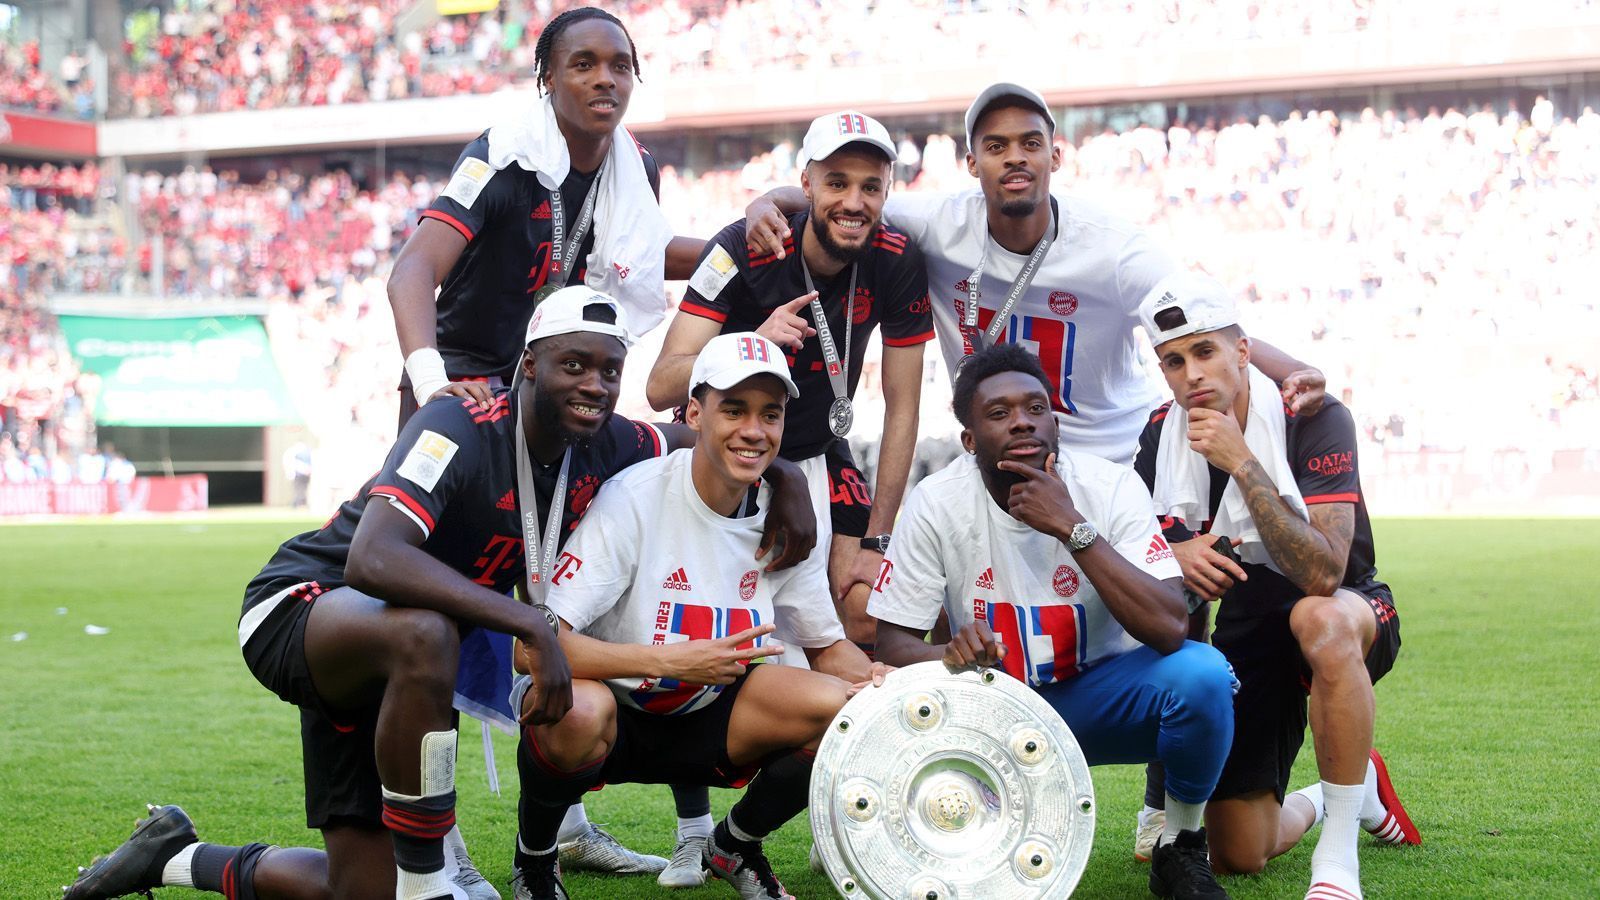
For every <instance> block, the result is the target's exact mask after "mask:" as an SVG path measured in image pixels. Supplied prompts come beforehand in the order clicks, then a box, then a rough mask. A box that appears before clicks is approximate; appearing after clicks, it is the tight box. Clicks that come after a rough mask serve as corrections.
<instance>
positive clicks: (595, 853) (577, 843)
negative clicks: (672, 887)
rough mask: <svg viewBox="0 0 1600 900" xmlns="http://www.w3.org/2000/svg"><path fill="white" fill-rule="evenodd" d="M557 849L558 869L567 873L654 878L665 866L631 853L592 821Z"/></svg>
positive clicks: (661, 860) (655, 859)
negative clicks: (587, 827) (559, 859)
mask: <svg viewBox="0 0 1600 900" xmlns="http://www.w3.org/2000/svg"><path fill="white" fill-rule="evenodd" d="M558 849H559V850H560V856H561V868H562V869H563V870H564V871H567V872H608V873H610V874H612V875H656V874H659V873H660V872H661V870H663V869H665V868H666V867H667V861H666V859H664V858H663V857H660V856H650V855H649V854H645V853H635V852H633V851H632V850H629V849H628V848H627V847H624V846H622V843H621V842H620V841H618V840H617V839H616V838H614V837H612V836H611V835H610V834H609V833H607V832H606V831H605V830H604V829H602V828H601V827H600V826H598V825H596V824H594V823H592V822H591V823H589V829H588V830H587V831H585V832H584V833H583V834H582V835H580V836H579V837H578V838H577V839H576V840H571V841H567V842H565V843H563V844H561V846H560V847H559V848H558Z"/></svg>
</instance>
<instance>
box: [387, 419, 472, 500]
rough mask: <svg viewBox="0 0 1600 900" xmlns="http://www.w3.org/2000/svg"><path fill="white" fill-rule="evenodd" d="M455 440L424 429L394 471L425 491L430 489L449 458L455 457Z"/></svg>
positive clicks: (441, 473)
mask: <svg viewBox="0 0 1600 900" xmlns="http://www.w3.org/2000/svg"><path fill="white" fill-rule="evenodd" d="M457 449H458V448H457V446H456V442H455V441H452V440H450V439H449V438H447V437H445V436H444V435H442V434H439V433H438V432H435V431H424V432H423V433H422V434H421V436H419V437H418V438H417V442H416V443H415V444H412V445H411V452H410V453H407V454H406V461H405V462H403V463H401V464H400V468H398V469H396V470H395V471H396V472H397V473H399V475H400V477H402V478H405V479H407V480H409V481H411V482H412V483H413V484H415V485H416V486H417V487H420V488H422V489H423V490H425V491H430V492H431V491H432V490H433V489H434V487H435V486H436V485H438V483H439V476H440V475H443V474H444V470H445V468H446V467H448V466H449V465H450V460H452V459H454V458H455V455H456V450H457Z"/></svg>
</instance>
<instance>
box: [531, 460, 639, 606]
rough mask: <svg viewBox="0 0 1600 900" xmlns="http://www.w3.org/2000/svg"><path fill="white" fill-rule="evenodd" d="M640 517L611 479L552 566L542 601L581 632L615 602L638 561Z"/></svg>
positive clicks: (629, 579) (627, 583) (635, 570)
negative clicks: (547, 588)
mask: <svg viewBox="0 0 1600 900" xmlns="http://www.w3.org/2000/svg"><path fill="white" fill-rule="evenodd" d="M642 537H643V535H641V534H640V528H639V518H638V515H637V511H636V510H634V509H633V507H632V506H631V505H630V504H629V503H628V499H627V497H626V496H624V491H623V490H622V489H621V488H620V487H619V486H618V484H617V483H616V482H615V481H610V482H606V483H605V484H602V485H601V486H600V492H599V493H598V494H597V495H596V496H595V499H594V503H593V504H591V505H590V506H589V511H588V512H587V513H586V514H584V517H583V521H581V522H579V523H578V528H577V530H576V531H574V532H573V533H572V537H571V539H569V540H568V541H567V545H566V548H565V549H564V550H563V551H562V553H561V557H560V559H559V560H557V562H556V564H555V566H553V567H552V569H551V576H550V587H549V590H548V591H547V592H546V594H545V604H546V605H547V606H549V607H550V608H551V609H552V610H554V611H555V614H556V615H558V616H560V617H561V618H562V619H565V620H566V622H567V624H568V625H571V626H572V630H573V631H578V632H581V631H583V630H584V629H585V628H588V627H589V626H590V625H592V624H594V621H595V620H596V619H598V618H600V617H601V616H603V615H605V614H606V613H607V612H608V611H610V609H611V607H613V606H616V605H617V601H618V600H620V599H622V597H623V595H624V594H626V593H627V592H628V589H629V588H631V587H632V586H633V578H634V575H635V573H636V572H637V570H638V567H639V555H638V549H639V541H640V539H641V538H642Z"/></svg>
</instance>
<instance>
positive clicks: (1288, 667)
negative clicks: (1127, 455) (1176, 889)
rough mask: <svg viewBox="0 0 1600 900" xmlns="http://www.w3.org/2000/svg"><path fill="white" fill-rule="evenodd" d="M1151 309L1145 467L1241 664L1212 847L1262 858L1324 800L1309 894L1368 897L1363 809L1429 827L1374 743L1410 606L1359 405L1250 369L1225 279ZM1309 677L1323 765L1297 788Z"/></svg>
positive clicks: (1384, 835)
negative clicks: (1393, 575)
mask: <svg viewBox="0 0 1600 900" xmlns="http://www.w3.org/2000/svg"><path fill="white" fill-rule="evenodd" d="M1139 315H1140V319H1141V322H1142V324H1143V325H1144V328H1145V330H1146V332H1147V333H1148V334H1149V335H1150V339H1151V341H1152V343H1154V344H1155V348H1156V354H1157V356H1158V357H1159V358H1160V365H1161V371H1162V373H1163V374H1164V375H1165V376H1166V381H1167V386H1168V387H1169V388H1171V390H1172V393H1173V396H1174V397H1175V398H1176V399H1175V401H1174V402H1173V403H1168V404H1167V405H1165V406H1163V407H1161V408H1160V409H1158V410H1156V412H1155V413H1154V414H1152V415H1151V417H1150V422H1149V424H1148V425H1147V426H1146V427H1145V430H1144V433H1143V434H1142V435H1141V437H1140V441H1139V454H1138V458H1137V461H1136V468H1137V469H1138V471H1139V474H1140V475H1141V476H1142V477H1143V478H1144V480H1145V484H1146V485H1147V486H1148V487H1150V489H1151V492H1152V494H1153V495H1154V497H1155V501H1156V507H1157V514H1158V515H1161V516H1163V517H1165V518H1164V521H1163V529H1164V532H1165V536H1166V539H1167V541H1168V542H1169V543H1170V544H1171V552H1173V553H1174V554H1175V555H1176V556H1177V558H1178V561H1179V563H1180V565H1181V566H1182V568H1183V573H1184V584H1185V586H1186V588H1187V589H1188V592H1189V595H1190V596H1191V597H1192V598H1194V599H1192V600H1191V606H1192V607H1194V608H1195V609H1196V610H1198V611H1199V617H1198V618H1199V621H1200V622H1202V623H1203V616H1204V607H1203V601H1204V600H1207V599H1212V598H1217V597H1220V598H1221V603H1220V605H1219V607H1218V609H1217V617H1216V633H1215V634H1214V635H1213V642H1214V643H1215V644H1216V646H1217V649H1219V650H1221V651H1222V652H1223V654H1224V655H1226V656H1227V657H1228V660H1229V662H1230V663H1232V665H1233V667H1234V669H1235V671H1236V672H1237V674H1238V677H1239V680H1240V682H1241V687H1240V690H1239V693H1238V695H1237V697H1235V700H1234V706H1235V733H1234V740H1233V747H1232V750H1231V751H1230V753H1229V756H1228V761H1227V763H1226V765H1225V766H1224V768H1223V773H1222V778H1221V780H1220V781H1219V782H1218V785H1217V788H1216V791H1215V792H1214V793H1213V794H1212V800H1211V803H1210V804H1209V805H1208V806H1207V808H1206V824H1207V830H1208V832H1209V837H1210V846H1211V858H1212V861H1213V864H1214V865H1215V867H1216V869H1217V871H1218V872H1233V873H1250V872H1258V871H1260V870H1261V868H1262V867H1263V866H1264V865H1265V864H1266V862H1267V860H1268V859H1270V858H1272V857H1274V856H1277V855H1279V854H1281V853H1284V852H1286V851H1288V850H1289V849H1290V848H1291V847H1293V846H1294V845H1295V844H1296V843H1298V842H1299V840H1300V839H1301V837H1302V836H1303V835H1304V834H1305V833H1306V831H1307V830H1309V829H1310V828H1311V827H1312V826H1313V825H1315V824H1316V823H1317V822H1318V821H1321V820H1322V819H1323V816H1324V813H1325V814H1326V822H1325V824H1324V825H1323V831H1322V835H1321V837H1320V838H1319V840H1318V842H1317V848H1316V851H1315V853H1314V854H1313V856H1312V865H1311V887H1310V890H1309V891H1308V892H1307V894H1306V897H1307V898H1308V900H1312V898H1316V900H1351V898H1359V897H1360V895H1361V887H1360V875H1359V868H1358V862H1357V857H1356V837H1357V834H1358V832H1357V825H1358V824H1359V825H1361V826H1363V827H1365V828H1366V829H1367V830H1368V831H1371V832H1373V833H1374V834H1376V835H1378V837H1379V839H1380V840H1382V841H1385V842H1387V843H1421V837H1420V835H1419V834H1418V833H1417V831H1416V828H1415V827H1414V826H1413V825H1412V824H1411V821H1410V819H1409V817H1408V816H1407V815H1406V812H1405V809H1404V808H1403V807H1402V806H1401V805H1400V802H1399V798H1398V797H1397V796H1396V795H1395V793H1394V789H1393V786H1392V784H1390V782H1389V779H1388V773H1387V771H1386V770H1385V768H1384V765H1383V759H1382V757H1381V756H1379V755H1378V753H1377V751H1376V750H1374V749H1373V747H1372V732H1373V705H1374V701H1373V690H1372V687H1373V684H1374V682H1376V681H1377V680H1378V679H1379V678H1381V677H1383V675H1384V674H1385V673H1386V672H1388V671H1389V669H1390V668H1391V667H1392V666H1393V665H1394V660H1395V656H1396V655H1397V653H1398V652H1399V649H1400V619H1399V616H1398V614H1397V613H1396V612H1395V608H1394V597H1393V594H1392V593H1391V592H1390V590H1389V587H1388V586H1387V585H1385V584H1384V583H1383V582H1381V581H1379V580H1378V577H1377V568H1376V565H1375V562H1374V554H1373V541H1372V527H1371V523H1370V522H1369V520H1368V518H1367V509H1366V503H1365V501H1364V499H1363V497H1362V493H1361V482H1360V478H1359V473H1358V471H1357V461H1356V430H1355V423H1354V420H1353V419H1352V417H1351V415H1350V411H1349V410H1348V409H1347V408H1345V407H1344V406H1343V405H1342V404H1340V403H1339V402H1337V401H1335V400H1333V399H1332V398H1329V399H1328V400H1327V401H1326V402H1325V404H1324V407H1323V409H1322V411H1321V412H1319V413H1318V414H1317V415H1316V416H1315V417H1306V416H1297V415H1295V414H1294V413H1293V412H1292V411H1291V410H1290V409H1289V408H1287V407H1286V406H1285V405H1284V404H1283V401H1282V398H1281V397H1280V396H1279V394H1278V391H1277V388H1276V386H1275V385H1272V384H1271V382H1270V381H1269V380H1267V379H1266V378H1265V376H1261V375H1258V374H1253V373H1252V370H1251V368H1250V342H1249V340H1248V339H1247V338H1245V337H1244V333H1243V331H1242V330H1241V329H1240V327H1239V325H1238V316H1237V313H1236V312H1235V309H1234V306H1233V302H1232V300H1231V299H1230V298H1229V296H1228V293H1227V290H1226V288H1224V287H1223V286H1222V285H1221V284H1219V283H1217V282H1216V281H1215V280H1213V279H1210V278H1206V277H1203V276H1198V275H1191V274H1180V275H1174V276H1169V277H1168V278H1166V279H1164V280H1162V281H1161V282H1159V283H1158V284H1157V285H1156V286H1155V287H1154V288H1153V289H1152V290H1151V291H1150V294H1149V296H1147V297H1146V298H1145V300H1144V302H1143V303H1142V304H1141V306H1140V309H1139ZM1180 429H1181V430H1180ZM1223 541H1226V543H1223ZM1232 548H1237V549H1236V550H1233V549H1232ZM1163 549H1165V548H1157V547H1152V550H1151V552H1152V553H1155V552H1160V551H1161V550H1163ZM1235 556H1237V557H1238V558H1237V559H1236V558H1234V557H1235ZM1192 611H1193V610H1192ZM1202 627H1203V626H1202ZM1308 692H1309V694H1310V697H1311V717H1310V724H1311V733H1312V737H1313V739H1314V741H1315V744H1316V750H1317V765H1318V770H1319V772H1320V774H1321V777H1322V781H1321V783H1320V784H1318V785H1313V786H1312V787H1310V788H1307V789H1305V790H1302V791H1296V792H1295V793H1294V794H1292V795H1289V796H1290V797H1292V798H1294V799H1293V800H1292V801H1291V802H1287V803H1286V802H1285V791H1286V790H1287V787H1288V778H1289V770H1290V766H1291V765H1292V764H1293V762H1294V759H1295V756H1296V754H1297V753H1298V752H1299V750H1300V745H1301V743H1302V741H1303V740H1304V736H1305V728H1306V720H1307V716H1306V696H1307V693H1308Z"/></svg>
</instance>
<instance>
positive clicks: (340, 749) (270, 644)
mask: <svg viewBox="0 0 1600 900" xmlns="http://www.w3.org/2000/svg"><path fill="white" fill-rule="evenodd" d="M308 586H309V587H308ZM285 590H288V591H290V593H289V595H288V597H287V600H286V602H283V603H280V604H279V605H278V609H277V611H275V612H274V613H273V614H272V615H270V616H268V618H267V619H266V620H265V621H264V622H263V623H262V625H261V627H260V628H258V629H257V630H256V631H255V633H254V634H253V635H252V636H251V638H250V640H249V642H248V643H247V644H246V645H245V648H244V661H245V665H247V666H249V667H250V672H251V674H253V675H255V676H256V680H257V681H260V682H261V684H262V685H263V686H265V687H266V688H267V690H269V691H272V692H273V693H274V694H277V695H278V697H279V699H281V700H283V701H284V702H285V703H292V704H294V705H295V706H298V707H300V748H301V756H302V758H303V760H304V765H305V782H306V827H308V828H316V829H322V828H325V827H327V826H328V825H330V824H333V821H334V820H335V819H354V820H357V821H359V822H360V823H362V824H364V825H371V826H373V827H380V828H381V827H382V826H383V820H382V815H383V785H382V782H381V781H379V779H378V765H377V762H376V760H375V758H374V756H373V753H374V747H375V746H376V745H375V740H376V736H377V725H378V705H377V704H372V705H371V706H370V707H367V708H363V709H359V710H337V711H334V710H330V709H328V707H327V706H326V705H325V704H324V703H323V701H322V698H321V697H319V696H318V695H317V690H316V687H315V686H314V685H313V684H312V682H311V668H310V666H309V665H308V664H307V663H306V651H305V647H306V622H307V621H308V620H309V619H310V618H311V609H312V607H313V606H314V605H315V603H316V601H317V599H318V598H319V597H322V596H326V595H327V594H331V593H334V592H337V591H354V590H355V589H354V588H350V587H339V588H334V589H333V591H328V592H326V593H325V592H323V591H322V590H321V588H320V587H317V586H316V583H315V582H307V583H305V584H301V585H289V586H285V585H282V584H275V585H270V586H267V587H264V588H261V589H260V593H263V594H265V595H267V597H270V598H276V597H278V596H279V595H280V594H282V593H283V592H284V591H285ZM264 599H265V598H264Z"/></svg>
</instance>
